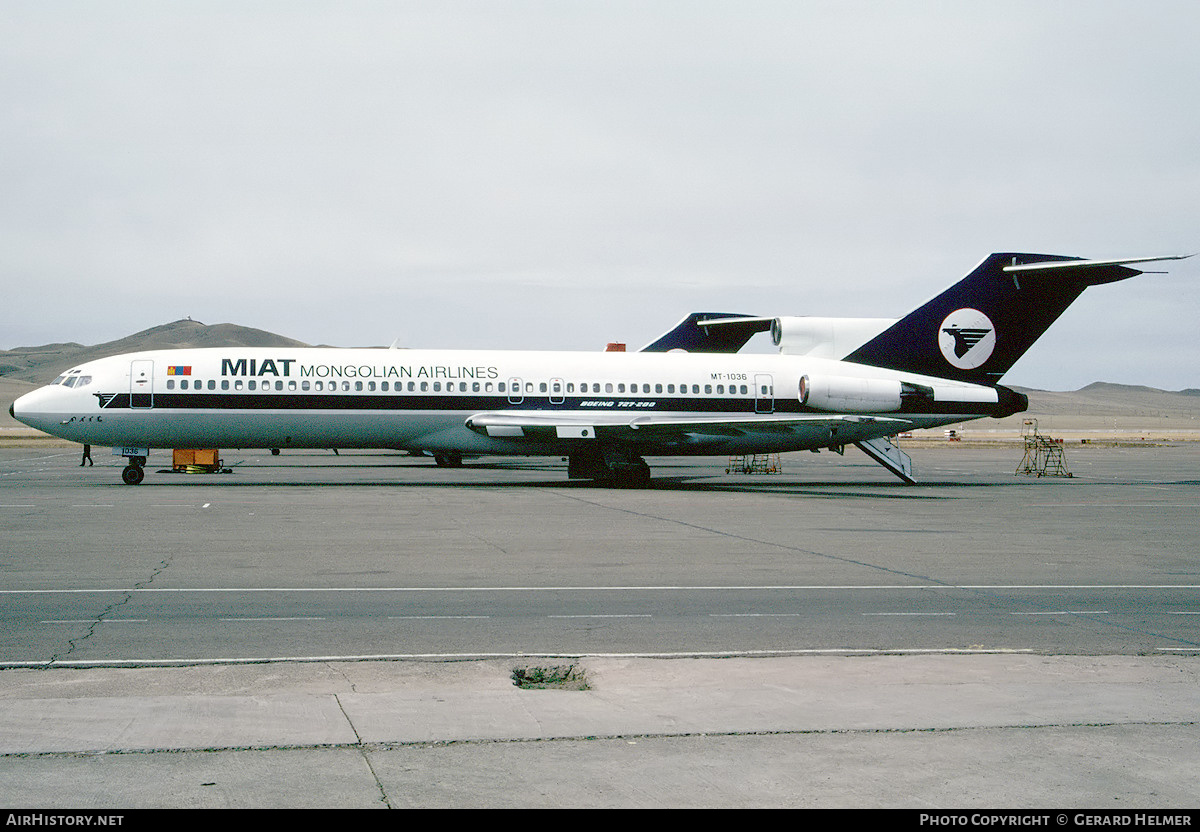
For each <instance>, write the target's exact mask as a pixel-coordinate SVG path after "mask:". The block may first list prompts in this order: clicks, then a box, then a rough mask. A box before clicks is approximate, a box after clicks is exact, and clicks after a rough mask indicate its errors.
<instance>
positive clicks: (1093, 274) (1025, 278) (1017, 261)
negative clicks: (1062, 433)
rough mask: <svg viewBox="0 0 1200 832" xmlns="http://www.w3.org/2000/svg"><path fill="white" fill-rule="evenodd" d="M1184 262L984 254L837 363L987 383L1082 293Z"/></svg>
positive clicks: (1176, 258) (1006, 368)
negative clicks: (1155, 265)
mask: <svg viewBox="0 0 1200 832" xmlns="http://www.w3.org/2000/svg"><path fill="white" fill-rule="evenodd" d="M1189 256H1191V255H1182V256H1168V257H1130V258H1123V259H1119V260H1084V259H1081V258H1078V257H1064V256H1061V255H1054V254H1013V253H1001V254H992V255H990V256H989V257H987V258H986V259H985V260H984V261H983V262H982V263H980V264H979V265H978V266H977V267H976V268H975V270H974V271H972V272H971V273H970V274H968V275H967V276H966V277H964V278H963V279H962V280H960V281H959V282H958V283H956V284H954V285H953V286H951V287H950V288H949V289H947V290H946V291H945V292H943V293H942V294H940V295H938V296H937V297H935V298H934V299H933V300H931V301H929V302H928V303H926V304H925V305H924V306H921V307H920V308H919V309H917V310H916V311H914V312H912V313H910V314H909V315H906V316H905V317H903V318H901V319H900V320H899V321H897V322H896V323H895V324H893V325H892V326H891V327H889V328H888V329H886V330H884V331H883V332H882V333H880V334H879V335H877V336H876V337H875V338H872V339H871V340H870V341H868V342H867V343H865V344H863V345H862V346H861V347H859V348H858V349H856V350H854V351H853V352H852V353H850V354H849V355H847V356H846V357H845V359H844V360H846V361H852V362H854V363H857V364H868V365H871V366H873V367H883V368H887V369H891V370H903V371H907V372H913V373H921V374H923V375H930V376H937V377H939V378H949V379H956V380H959V381H969V382H973V383H977V384H994V383H995V382H997V381H999V379H1000V377H1001V376H1003V375H1004V373H1006V372H1008V370H1009V369H1010V368H1011V367H1012V365H1013V364H1015V363H1016V362H1017V359H1019V358H1020V357H1021V356H1022V355H1024V353H1025V351H1026V350H1027V349H1029V347H1030V346H1032V345H1033V342H1034V341H1036V340H1037V339H1038V338H1040V337H1041V335H1042V333H1043V332H1045V331H1046V330H1047V329H1048V328H1049V327H1050V325H1051V324H1052V323H1054V321H1055V320H1057V319H1058V316H1059V315H1061V314H1062V313H1063V311H1064V310H1065V309H1066V308H1067V307H1068V306H1070V305H1071V303H1072V302H1073V301H1074V300H1075V299H1076V298H1077V297H1079V295H1080V294H1081V293H1082V292H1083V290H1084V289H1086V288H1087V287H1088V286H1095V285H1097V284H1100V283H1112V282H1114V281H1117V280H1124V279H1126V278H1129V277H1134V276H1135V275H1139V274H1142V272H1141V271H1140V270H1138V269H1134V268H1130V266H1129V264H1130V263H1147V262H1153V261H1159V260H1182V259H1184V257H1189Z"/></svg>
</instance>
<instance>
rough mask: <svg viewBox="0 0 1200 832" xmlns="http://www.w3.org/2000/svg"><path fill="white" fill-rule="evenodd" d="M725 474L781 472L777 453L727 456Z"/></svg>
mask: <svg viewBox="0 0 1200 832" xmlns="http://www.w3.org/2000/svg"><path fill="white" fill-rule="evenodd" d="M725 473H726V474H782V473H783V468H781V467H780V465H779V454H741V455H738V456H731V457H729V465H728V466H727V467H726V468H725Z"/></svg>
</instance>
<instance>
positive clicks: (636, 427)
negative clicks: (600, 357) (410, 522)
mask: <svg viewBox="0 0 1200 832" xmlns="http://www.w3.org/2000/svg"><path fill="white" fill-rule="evenodd" d="M864 422H891V423H894V424H895V427H896V430H897V431H900V430H903V429H905V428H906V427H909V426H910V425H911V424H912V423H911V422H909V421H908V420H906V419H894V418H891V417H880V416H858V415H838V414H820V415H816V414H814V415H794V414H776V413H762V414H755V413H746V414H737V415H734V414H730V415H727V416H703V417H694V416H686V415H681V414H663V415H658V414H637V413H628V412H626V413H620V412H612V411H598V412H593V413H579V412H564V413H555V412H549V411H503V412H499V413H477V414H475V415H474V416H472V417H470V418H469V419H467V420H466V426H467V427H468V428H470V429H471V430H473V431H475V432H476V433H481V434H483V435H484V436H495V437H509V438H514V439H521V438H529V439H535V438H536V439H547V438H556V439H595V438H600V439H624V440H627V441H636V440H638V439H644V440H653V439H660V440H667V439H684V438H686V437H688V436H745V435H747V434H750V433H775V434H781V435H786V434H797V433H812V434H817V433H824V432H826V431H827V430H829V429H830V428H835V427H840V426H844V425H849V424H862V423H864Z"/></svg>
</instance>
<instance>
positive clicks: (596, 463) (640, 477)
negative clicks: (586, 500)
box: [567, 447, 650, 488]
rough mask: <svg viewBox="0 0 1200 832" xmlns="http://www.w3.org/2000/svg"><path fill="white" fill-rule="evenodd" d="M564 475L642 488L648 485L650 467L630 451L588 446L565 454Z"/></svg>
mask: <svg viewBox="0 0 1200 832" xmlns="http://www.w3.org/2000/svg"><path fill="white" fill-rule="evenodd" d="M567 476H568V477H569V478H570V479H573V480H595V481H596V484H597V485H607V486H613V487H616V488H645V487H646V486H647V485H649V484H650V466H649V465H647V464H646V460H644V459H642V458H641V457H640V456H638V455H637V454H635V453H633V452H632V451H625V450H622V449H620V448H611V447H608V448H589V449H588V450H586V451H579V452H577V453H573V454H571V455H570V457H568V462H567Z"/></svg>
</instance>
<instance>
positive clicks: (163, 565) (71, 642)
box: [39, 559, 171, 669]
mask: <svg viewBox="0 0 1200 832" xmlns="http://www.w3.org/2000/svg"><path fill="white" fill-rule="evenodd" d="M170 565H171V562H170V561H169V560H166V559H164V560H161V561H159V562H158V565H157V566H155V567H154V569H152V570H151V571H150V575H149V577H147V578H146V579H145V580H141V581H138V582H137V583H135V584H134V585H133V586H132V587H131V588H129V589H128V590H126V591H125V592H124V593H123V594H122V595H120V596H119V597H118V598H117V599H116V600H114V601H113V602H112V603H111V604H108V605H107V606H105V607H104V609H102V610H100V613H99V614H98V615H97V616H96V618H95V619H94V620H93V621H92V622H91V623H89V624H88V626H87V629H86V630H84V632H83V633H82V634H81V635H79V636H76V637H74V638H70V639H67V649H66V650H65V651H64V652H62V653H54V654H53V655H51V656H50V658H49V659H47V660H46V661H45V662H44V663H43V664H41V665H39V667H41V668H42V669H45V668H48V667H51V666H53V665H54V664H55V663H57V662H63V661H67V660H69V659H70V658H71V656H72V655H73V654H74V653H75V651H76V650H78V649H79V648H81V647H83V645H84V643H85V642H87V641H88V640H89V639H90V638H91V637H92V636H93V635H95V633H96V628H97V627H99V626H100V625H101V624H103V623H104V622H105V621H106V620H108V619H110V618H112V617H113V615H114V614H115V613H116V612H117V611H118V610H120V609H121V608H122V607H124V606H125V605H126V604H128V603H129V602H130V601H132V600H133V594H134V593H135V592H137V591H138V590H140V589H146V588H147V587H149V586H150V585H151V584H153V583H154V579H155V578H157V577H158V576H159V575H161V574H162V573H163V572H164V571H165V570H166V569H167V567H169V566H170Z"/></svg>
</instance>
